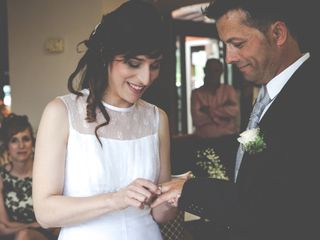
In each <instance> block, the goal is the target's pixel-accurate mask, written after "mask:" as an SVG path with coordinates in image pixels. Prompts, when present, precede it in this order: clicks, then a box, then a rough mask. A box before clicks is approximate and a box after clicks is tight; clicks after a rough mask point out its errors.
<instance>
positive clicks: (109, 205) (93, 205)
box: [34, 193, 120, 228]
mask: <svg viewBox="0 0 320 240" xmlns="http://www.w3.org/2000/svg"><path fill="white" fill-rule="evenodd" d="M115 194H116V193H106V194H101V195H96V196H92V197H67V196H61V195H55V196H48V197H47V198H45V199H43V200H41V201H38V202H37V203H36V204H35V206H34V207H35V214H36V218H37V221H38V222H39V223H40V225H41V226H42V227H44V228H52V227H64V226H69V225H74V224H79V223H82V222H85V221H87V220H91V219H93V218H96V217H99V216H101V215H103V214H106V213H108V212H112V211H115V210H119V209H120V206H119V205H118V204H117V203H116V200H115V198H114V195H115Z"/></svg>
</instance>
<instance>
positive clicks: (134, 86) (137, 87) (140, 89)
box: [128, 82, 145, 94]
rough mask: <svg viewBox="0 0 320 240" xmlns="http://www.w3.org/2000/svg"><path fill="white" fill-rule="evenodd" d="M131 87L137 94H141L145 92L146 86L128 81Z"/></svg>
mask: <svg viewBox="0 0 320 240" xmlns="http://www.w3.org/2000/svg"><path fill="white" fill-rule="evenodd" d="M128 85H129V88H130V89H131V90H132V91H133V92H134V93H136V94H140V93H142V92H143V90H144V88H145V86H141V85H137V84H134V83H131V82H128Z"/></svg>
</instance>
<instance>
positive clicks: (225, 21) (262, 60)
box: [217, 10, 277, 84]
mask: <svg viewBox="0 0 320 240" xmlns="http://www.w3.org/2000/svg"><path fill="white" fill-rule="evenodd" d="M217 30H218V33H219V37H220V39H221V40H222V41H223V42H224V43H225V44H226V57H225V60H226V62H227V63H228V64H234V65H235V66H237V67H238V68H239V70H240V72H241V73H242V74H243V76H244V78H245V79H247V80H248V81H250V82H254V83H256V84H265V83H267V82H268V81H269V80H270V79H272V78H273V77H274V72H275V65H274V63H275V57H276V56H277V54H276V49H277V48H276V45H275V43H274V41H273V40H272V39H271V35H270V34H269V32H268V31H267V32H266V33H262V32H261V31H259V30H258V29H257V28H254V27H251V26H249V25H248V24H247V21H246V14H245V13H244V12H243V11H241V10H232V11H229V12H228V13H226V14H225V15H223V16H222V17H221V18H219V19H218V21H217Z"/></svg>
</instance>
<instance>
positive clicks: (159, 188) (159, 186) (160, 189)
mask: <svg viewBox="0 0 320 240" xmlns="http://www.w3.org/2000/svg"><path fill="white" fill-rule="evenodd" d="M158 190H159V191H160V193H162V185H161V184H159V185H158Z"/></svg>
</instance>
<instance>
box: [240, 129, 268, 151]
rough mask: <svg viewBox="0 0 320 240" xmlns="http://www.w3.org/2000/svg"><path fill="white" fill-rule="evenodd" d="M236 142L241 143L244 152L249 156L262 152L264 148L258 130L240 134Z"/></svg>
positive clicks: (264, 144)
mask: <svg viewBox="0 0 320 240" xmlns="http://www.w3.org/2000/svg"><path fill="white" fill-rule="evenodd" d="M238 142H240V143H241V145H242V147H243V149H244V151H246V152H248V153H249V154H255V153H258V152H262V151H263V150H264V149H265V148H266V147H267V145H266V143H265V142H264V139H263V135H262V133H261V132H260V128H253V129H249V130H246V131H244V132H242V133H241V134H240V137H239V138H238Z"/></svg>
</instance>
